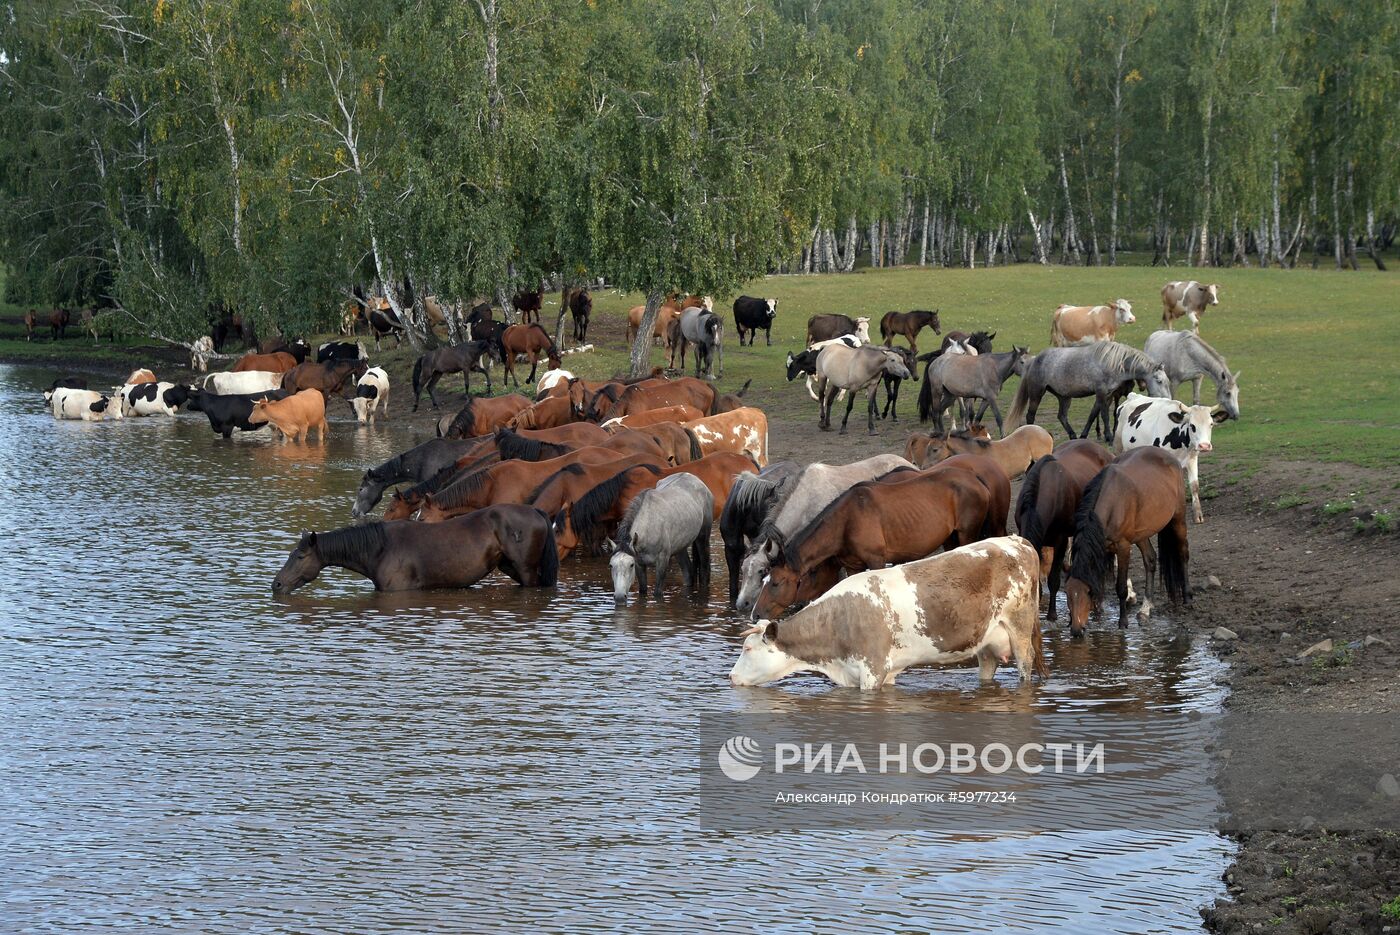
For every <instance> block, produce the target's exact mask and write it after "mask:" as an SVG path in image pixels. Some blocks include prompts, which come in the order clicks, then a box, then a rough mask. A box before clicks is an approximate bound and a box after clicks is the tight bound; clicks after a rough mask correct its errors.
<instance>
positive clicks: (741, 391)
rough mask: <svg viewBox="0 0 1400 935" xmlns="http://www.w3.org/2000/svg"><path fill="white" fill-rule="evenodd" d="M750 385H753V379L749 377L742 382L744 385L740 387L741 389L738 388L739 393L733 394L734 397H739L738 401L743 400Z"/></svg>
mask: <svg viewBox="0 0 1400 935" xmlns="http://www.w3.org/2000/svg"><path fill="white" fill-rule="evenodd" d="M752 383H753V377H749V378H748V379H747V380H745V381H744V385H743V386H741V387H739V392H737V393H735V394H734V395H735V396H737V397H739V398H740V399H743V398H744V394H745V393H747V392H748V391H749V385H750V384H752Z"/></svg>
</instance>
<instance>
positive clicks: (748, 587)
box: [734, 455, 914, 613]
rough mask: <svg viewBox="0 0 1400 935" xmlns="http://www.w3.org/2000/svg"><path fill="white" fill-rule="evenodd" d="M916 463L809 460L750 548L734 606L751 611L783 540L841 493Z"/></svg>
mask: <svg viewBox="0 0 1400 935" xmlns="http://www.w3.org/2000/svg"><path fill="white" fill-rule="evenodd" d="M913 467H914V465H912V464H910V463H909V462H908V461H906V460H904V459H903V458H901V457H900V456H899V455H876V456H875V457H873V458H866V459H865V460H864V461H856V462H853V463H851V464H809V465H807V467H805V468H803V469H802V473H801V474H799V475H797V476H796V477H795V478H793V479H791V480H789V481H788V482H787V483H785V484H784V485H783V490H782V492H781V493H780V494H779V499H778V502H777V503H775V504H774V505H773V506H772V507H771V508H770V509H769V510H768V516H767V518H765V519H764V521H763V525H762V526H761V527H760V528H759V531H758V535H756V536H754V537H753V539H752V540H751V545H750V546H749V552H748V554H747V555H745V556H744V561H743V563H742V564H741V565H740V566H739V593H738V595H737V596H736V597H735V598H734V606H735V607H736V608H738V609H739V610H740V611H741V612H744V613H747V612H748V611H750V610H752V609H753V605H754V601H756V600H758V592H759V590H760V589H761V588H762V587H763V577H764V575H766V574H768V569H769V568H770V567H771V566H772V564H773V559H774V558H775V557H776V556H777V555H778V554H779V553H780V552H781V551H782V544H783V543H784V542H786V541H787V540H788V539H791V538H792V537H793V536H795V535H797V534H798V533H799V532H800V531H802V529H803V528H804V527H806V525H807V524H808V523H809V522H811V521H812V519H813V518H814V517H815V516H816V515H817V514H818V513H820V512H821V511H822V510H824V509H826V507H827V506H828V505H829V504H830V503H831V502H832V501H833V500H835V499H836V498H837V497H839V496H840V495H841V494H843V493H845V492H846V491H847V490H849V489H850V488H851V487H852V486H854V485H855V484H859V483H860V482H861V481H867V480H874V479H875V478H877V477H884V476H885V475H886V474H888V473H890V472H891V471H897V470H900V469H901V468H904V469H909V470H912V469H913Z"/></svg>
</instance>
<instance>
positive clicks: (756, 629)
mask: <svg viewBox="0 0 1400 935" xmlns="http://www.w3.org/2000/svg"><path fill="white" fill-rule="evenodd" d="M767 628H768V624H767V623H755V624H754V625H753V626H751V627H749V628H748V629H747V630H744V631H743V632H742V633H740V634H739V637H740V639H748V638H749V637H750V636H753V635H754V634H755V633H762V632H763V631H764V630H766V629H767Z"/></svg>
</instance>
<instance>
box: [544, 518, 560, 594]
mask: <svg viewBox="0 0 1400 935" xmlns="http://www.w3.org/2000/svg"><path fill="white" fill-rule="evenodd" d="M540 515H541V516H543V517H544V545H543V546H542V547H541V550H540V587H542V588H552V587H554V586H555V585H557V584H558V583H559V546H558V544H557V543H556V542H555V541H554V522H553V520H552V519H551V518H550V516H549V514H548V513H545V512H544V511H543V510H541V511H540Z"/></svg>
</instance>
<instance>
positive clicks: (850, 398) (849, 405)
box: [837, 390, 875, 435]
mask: <svg viewBox="0 0 1400 935" xmlns="http://www.w3.org/2000/svg"><path fill="white" fill-rule="evenodd" d="M855 405H856V391H855V390H846V414H845V415H844V416H842V418H841V431H840V432H838V433H837V434H838V435H845V434H846V423H847V422H848V421H850V418H851V410H852V409H854V408H855ZM870 429H871V431H874V430H875V424H874V423H873V422H872V423H871V425H870Z"/></svg>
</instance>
